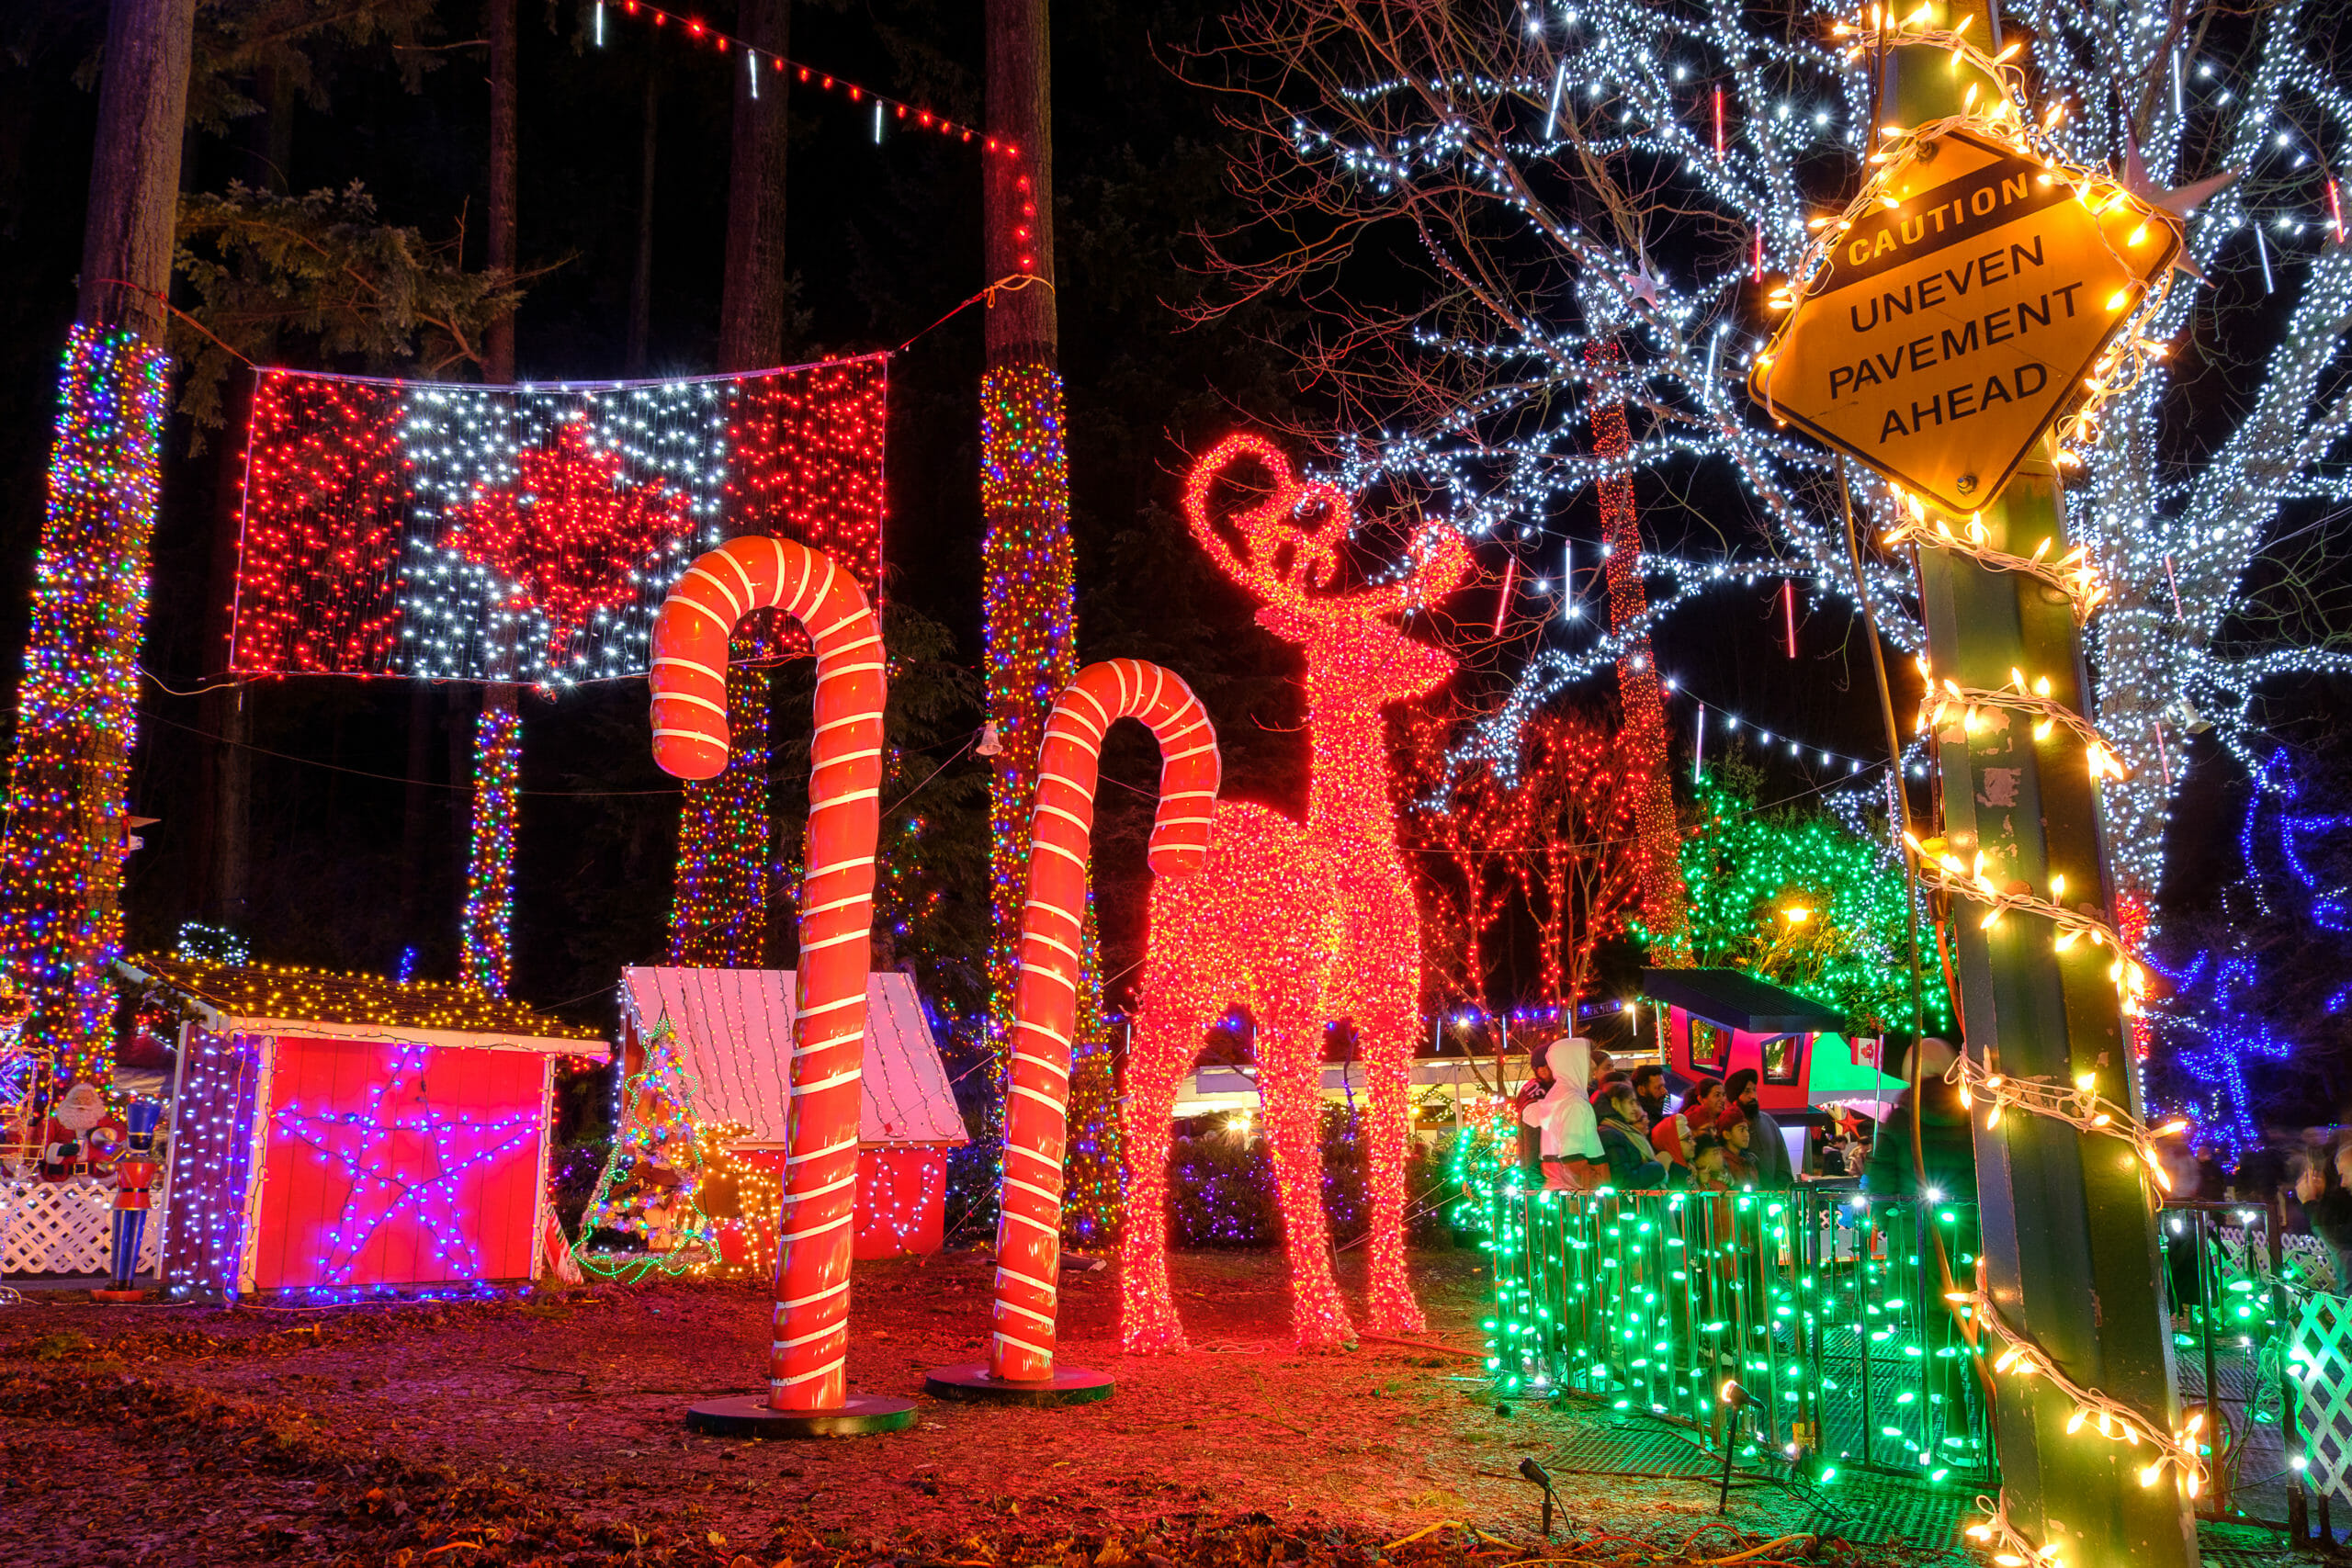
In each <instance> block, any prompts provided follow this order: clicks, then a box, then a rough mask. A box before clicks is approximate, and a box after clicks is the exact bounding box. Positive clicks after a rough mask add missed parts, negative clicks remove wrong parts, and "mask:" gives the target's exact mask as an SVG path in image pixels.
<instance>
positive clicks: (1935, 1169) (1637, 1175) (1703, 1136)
mask: <svg viewBox="0 0 2352 1568" xmlns="http://www.w3.org/2000/svg"><path fill="white" fill-rule="evenodd" d="M1919 1049H1920V1051H1921V1052H1922V1057H1921V1066H1922V1068H1923V1074H1922V1079H1923V1089H1925V1090H1926V1092H1925V1093H1924V1095H1923V1098H1922V1103H1921V1105H1920V1108H1919V1110H1920V1114H1919V1117H1918V1122H1919V1129H1920V1151H1919V1153H1920V1157H1919V1158H1917V1159H1915V1158H1914V1156H1913V1152H1912V1146H1911V1136H1910V1134H1911V1121H1912V1118H1911V1114H1910V1110H1911V1108H1910V1107H1909V1106H1908V1105H1907V1104H1905V1105H1904V1106H1902V1107H1900V1108H1899V1110H1898V1114H1896V1115H1895V1116H1894V1118H1893V1119H1892V1120H1891V1122H1890V1123H1889V1124H1888V1125H1887V1126H1886V1127H1885V1128H1883V1129H1872V1128H1871V1125H1870V1124H1869V1123H1868V1122H1864V1121H1862V1120H1861V1119H1860V1118H1858V1117H1856V1116H1854V1115H1852V1114H1851V1113H1849V1112H1847V1111H1831V1112H1829V1113H1828V1114H1827V1115H1826V1117H1825V1118H1824V1119H1823V1121H1822V1122H1820V1123H1819V1124H1817V1125H1815V1126H1813V1127H1810V1128H1808V1129H1807V1130H1806V1141H1805V1145H1804V1146H1805V1150H1806V1153H1805V1156H1804V1163H1805V1167H1806V1170H1807V1173H1808V1174H1813V1175H1820V1176H1830V1177H1841V1176H1861V1177H1863V1178H1864V1185H1865V1186H1866V1187H1868V1188H1869V1189H1870V1190H1872V1191H1881V1192H1884V1193H1886V1194H1888V1195H1890V1196H1900V1195H1907V1194H1910V1193H1913V1192H1915V1191H1916V1190H1917V1188H1918V1185H1919V1177H1920V1175H1921V1173H1922V1172H1923V1171H1924V1172H1925V1173H1926V1175H1927V1177H1928V1184H1929V1185H1930V1186H1940V1187H1942V1188H1943V1189H1944V1190H1952V1191H1959V1190H1963V1187H1964V1186H1968V1185H1973V1180H1974V1164H1975V1161H1974V1154H1973V1149H1972V1148H1971V1146H1970V1143H1969V1135H1968V1120H1967V1112H1966V1111H1964V1110H1963V1109H1962V1108H1961V1107H1960V1106H1959V1105H1958V1103H1957V1097H1956V1095H1953V1094H1951V1093H1949V1092H1946V1086H1945V1085H1944V1084H1943V1082H1942V1075H1943V1072H1944V1069H1945V1068H1946V1067H1948V1066H1951V1047H1950V1046H1949V1045H1947V1044H1945V1043H1944V1042H1942V1041H1940V1040H1934V1039H1928V1040H1923V1041H1921V1042H1920V1043H1919ZM1529 1056H1530V1063H1531V1066H1532V1073H1531V1076H1530V1077H1529V1078H1528V1081H1527V1083H1526V1085H1525V1086H1524V1087H1523V1088H1522V1089H1521V1090H1520V1093H1519V1099H1518V1111H1519V1117H1520V1122H1521V1130H1520V1156H1521V1165H1522V1167H1523V1168H1525V1169H1526V1171H1527V1173H1528V1175H1529V1177H1530V1178H1531V1179H1540V1180H1541V1182H1542V1185H1544V1187H1546V1188H1549V1189H1552V1190H1568V1191H1590V1190H1596V1189H1599V1188H1602V1187H1609V1188H1613V1189H1615V1190H1619V1191H1641V1190H1656V1189H1672V1188H1687V1189H1690V1190H1697V1191H1718V1192H1720V1191H1737V1190H1742V1189H1755V1190H1773V1189H1785V1188H1789V1187H1792V1186H1794V1185H1795V1184H1796V1180H1797V1171H1796V1169H1795V1168H1794V1167H1793V1165H1792V1162H1791V1158H1790V1155H1791V1148H1790V1143H1789V1140H1788V1138H1787V1136H1786V1135H1785V1134H1784V1133H1783V1131H1782V1129H1781V1124H1780V1122H1778V1121H1777V1120H1775V1119H1774V1118H1773V1116H1772V1114H1771V1112H1770V1111H1766V1110H1765V1109H1764V1108H1763V1106H1762V1105H1761V1104H1760V1103H1759V1102H1758V1095H1757V1087H1758V1074H1757V1072H1756V1070H1755V1069H1754V1068H1752V1067H1743V1068H1741V1069H1739V1070H1738V1071H1736V1072H1734V1073H1732V1074H1730V1075H1728V1076H1727V1077H1722V1078H1713V1077H1702V1078H1698V1079H1696V1080H1695V1081H1693V1082H1692V1083H1691V1084H1690V1085H1689V1087H1688V1088H1687V1089H1685V1090H1684V1091H1683V1093H1682V1095H1681V1097H1680V1099H1679V1101H1678V1100H1675V1097H1674V1096H1673V1095H1672V1094H1671V1093H1670V1091H1669V1085H1668V1077H1667V1071H1666V1069H1665V1068H1664V1067H1663V1066H1658V1065H1657V1063H1654V1062H1652V1063H1644V1064H1642V1065H1640V1066H1635V1067H1634V1068H1633V1069H1632V1070H1631V1071H1627V1070H1624V1069H1622V1068H1619V1067H1617V1066H1615V1065H1614V1064H1613V1062H1612V1061H1611V1057H1610V1055H1609V1053H1608V1052H1606V1051H1604V1050H1602V1049H1600V1047H1598V1046H1596V1045H1594V1044H1593V1043H1592V1042H1591V1041H1589V1040H1586V1039H1584V1038H1582V1037H1580V1036H1575V1035H1564V1036H1561V1037H1559V1038H1556V1039H1553V1040H1548V1041H1542V1042H1538V1043H1536V1044H1535V1045H1533V1046H1532V1048H1531V1050H1530V1052H1529ZM1946 1100H1951V1101H1952V1103H1951V1104H1946V1103H1945V1101H1946Z"/></svg>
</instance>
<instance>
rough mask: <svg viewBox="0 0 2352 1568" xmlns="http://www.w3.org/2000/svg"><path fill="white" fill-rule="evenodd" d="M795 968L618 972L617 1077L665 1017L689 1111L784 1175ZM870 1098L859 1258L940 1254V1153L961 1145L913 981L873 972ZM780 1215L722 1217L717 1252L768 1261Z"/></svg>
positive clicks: (740, 1262)
mask: <svg viewBox="0 0 2352 1568" xmlns="http://www.w3.org/2000/svg"><path fill="white" fill-rule="evenodd" d="M794 978H795V976H794V973H793V971H791V970H789V969H656V968H629V969H624V970H622V971H621V1051H622V1066H623V1070H624V1071H625V1072H635V1071H636V1070H637V1069H638V1067H639V1066H640V1065H641V1064H642V1063H643V1061H644V1039H645V1035H646V1033H647V1032H649V1031H650V1030H651V1029H652V1027H653V1026H654V1025H655V1024H656V1023H658V1022H660V1021H662V1019H663V1018H665V1017H666V1018H668V1019H669V1021H670V1027H671V1028H672V1029H673V1030H674V1031H675V1032H676V1044H675V1049H676V1051H677V1053H678V1059H679V1061H680V1062H681V1063H682V1064H683V1065H684V1067H685V1070H686V1077H687V1078H688V1080H689V1082H690V1084H691V1086H692V1089H691V1092H692V1094H693V1096H694V1100H695V1104H694V1115H695V1120H696V1121H697V1122H701V1123H702V1124H704V1125H705V1126H716V1125H718V1124H719V1123H721V1122H732V1123H735V1124H736V1125H738V1126H741V1127H743V1128H745V1129H747V1130H748V1131H747V1133H746V1134H745V1135H744V1136H742V1137H741V1138H739V1139H737V1140H736V1141H734V1142H733V1143H732V1144H730V1145H729V1146H730V1147H731V1148H733V1149H734V1150H735V1151H736V1152H737V1154H738V1155H740V1156H741V1157H742V1159H743V1160H744V1161H745V1162H746V1163H747V1164H750V1165H753V1166H756V1167H763V1168H767V1169H770V1170H773V1171H775V1173H776V1174H777V1176H778V1177H779V1178H781V1177H782V1175H783V1171H784V1156H785V1111H786V1101H787V1100H788V1099H789V1098H790V1097H789V1093H788V1088H789V1084H790V1071H791V1062H792V1018H793V995H794V992H793V981H794ZM862 1081H863V1088H864V1091H865V1104H864V1110H863V1113H862V1115H861V1116H860V1118H859V1122H858V1149H857V1210H856V1215H857V1240H856V1250H855V1256H856V1257H858V1258H895V1257H898V1256H899V1255H900V1254H903V1253H925V1252H936V1251H938V1250H939V1247H940V1243H941V1240H942V1234H941V1233H942V1231H943V1229H944V1216H945V1214H946V1207H947V1151H948V1150H949V1149H951V1148H956V1147H958V1146H960V1145H963V1144H965V1143H967V1142H969V1138H968V1137H967V1134H966V1133H965V1131H964V1118H963V1116H962V1114H961V1113H960V1112H958V1111H957V1110H956V1091H955V1089H954V1088H953V1087H952V1086H951V1085H950V1084H949V1083H948V1080H947V1068H946V1065H945V1064H944V1062H942V1061H941V1060H940V1056H939V1047H938V1044H937V1043H935V1042H934V1041H933V1038H932V1033H931V1023H930V1021H929V1020H928V1019H927V1018H926V1017H925V1016H924V1013H923V1006H922V997H921V996H920V995H919V994H918V993H917V992H916V990H915V982H914V977H913V976H910V975H906V974H901V973H899V972H897V971H885V972H883V973H881V974H878V975H873V976H868V977H867V979H866V987H865V1070H864V1075H863V1080H862ZM719 1246H720V1249H721V1251H722V1253H723V1254H724V1255H725V1257H726V1259H727V1261H728V1263H729V1265H730V1266H732V1267H736V1268H742V1267H747V1266H748V1267H752V1268H754V1269H761V1268H765V1267H767V1266H768V1265H770V1264H772V1263H773V1262H774V1261H775V1216H773V1215H764V1216H745V1223H742V1224H725V1225H722V1226H721V1227H720V1230H719Z"/></svg>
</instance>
